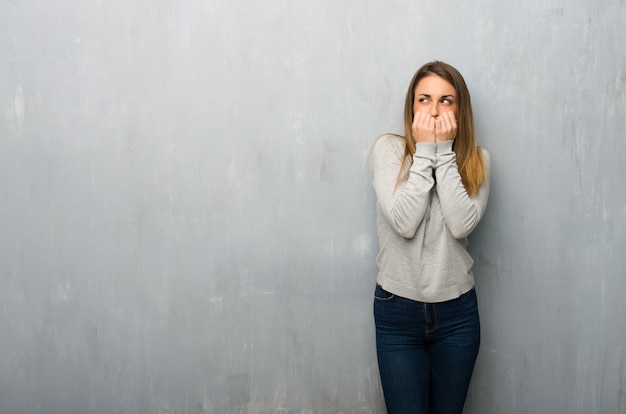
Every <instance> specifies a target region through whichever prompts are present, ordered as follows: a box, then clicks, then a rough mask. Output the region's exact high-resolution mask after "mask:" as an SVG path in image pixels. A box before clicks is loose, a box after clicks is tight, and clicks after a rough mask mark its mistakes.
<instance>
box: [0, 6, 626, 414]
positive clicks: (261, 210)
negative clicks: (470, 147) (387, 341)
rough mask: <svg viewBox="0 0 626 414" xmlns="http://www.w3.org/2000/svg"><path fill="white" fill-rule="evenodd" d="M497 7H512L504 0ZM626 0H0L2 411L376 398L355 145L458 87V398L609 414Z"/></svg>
mask: <svg viewBox="0 0 626 414" xmlns="http://www.w3.org/2000/svg"><path fill="white" fill-rule="evenodd" d="M507 3H508V4H507ZM625 29H626V3H625V2H624V1H623V0H605V1H603V2H601V3H599V2H596V1H593V0H585V1H583V0H553V1H546V2H538V1H531V0H519V1H515V2H502V1H497V0H488V1H485V2H478V1H460V0H459V1H456V2H447V3H446V4H443V2H435V1H424V0H420V1H416V0H410V1H409V0H406V1H380V0H347V1H335V0H319V1H315V2H313V1H303V0H291V1H288V0H270V1H265V2H254V1H244V0H186V1H183V0H152V1H148V0H132V1H127V0H108V1H102V0H49V1H34V0H19V1H18V0H0V197H1V200H2V201H1V203H0V228H1V229H2V231H1V232H0V282H1V285H0V286H1V287H0V327H1V329H2V336H1V339H0V412H2V413H16V414H20V413H28V414H32V413H45V414H56V413H59V414H73V413H80V414H83V413H107V414H108V413H220V414H221V413H303V414H305V413H306V414H312V413H379V412H381V411H383V408H382V397H381V392H380V386H379V382H378V372H377V368H376V362H375V353H374V338H373V320H372V316H371V304H372V298H371V295H372V292H373V288H374V279H375V273H376V268H375V265H374V258H375V254H376V249H377V244H376V235H375V228H374V198H373V192H372V190H371V186H370V184H369V179H368V177H367V174H366V171H365V161H366V158H367V153H368V150H369V145H370V143H371V142H372V141H373V139H374V138H375V137H376V136H377V135H379V134H381V133H384V132H402V115H401V113H402V105H403V99H404V93H405V88H406V86H407V85H408V82H409V80H410V77H411V76H412V74H413V72H414V71H415V69H417V67H418V66H420V65H421V64H422V63H424V62H425V61H428V60H432V59H435V58H436V59H440V60H444V61H447V62H449V63H451V64H453V65H455V66H457V67H458V68H459V69H460V70H461V72H462V73H463V74H464V75H465V77H466V80H467V82H468V85H469V87H470V90H471V91H472V94H473V95H472V97H473V103H474V109H475V114H476V120H477V126H478V132H479V136H480V141H481V143H482V145H484V146H486V147H488V148H489V149H490V151H491V153H492V156H493V160H494V165H493V184H492V197H491V201H490V205H489V207H488V211H487V216H486V217H485V219H484V221H483V223H482V224H481V225H480V226H479V228H478V229H477V231H476V232H475V234H474V235H473V236H472V238H471V239H470V243H471V250H472V252H473V253H474V256H475V258H476V265H475V274H476V279H477V289H478V294H479V303H480V309H481V317H482V322H483V345H482V349H481V353H480V356H479V360H478V365H477V369H476V372H475V376H474V380H473V383H472V387H471V391H470V396H469V398H468V404H467V410H466V412H467V413H505V414H511V413H513V414H514V413H533V414H534V413H603V414H606V413H626V327H625V326H624V315H626V300H624V297H625V296H626V283H624V277H625V276H626V274H625V273H626V261H625V260H626V259H625V258H624V257H625V256H624V254H625V251H626V241H625V240H624V223H625V222H626V185H625V184H624V178H623V168H622V166H623V164H624V159H625V157H626V151H625V144H624V142H625V141H626V130H625V126H626V121H625V120H624V114H625V112H626V54H625V53H624V51H623V50H624V46H623V44H624V40H625V38H624V37H625V34H624V30H625Z"/></svg>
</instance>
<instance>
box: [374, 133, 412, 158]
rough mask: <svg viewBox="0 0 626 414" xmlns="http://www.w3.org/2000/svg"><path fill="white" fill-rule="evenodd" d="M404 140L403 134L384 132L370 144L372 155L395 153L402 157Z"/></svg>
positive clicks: (404, 145)
mask: <svg viewBox="0 0 626 414" xmlns="http://www.w3.org/2000/svg"><path fill="white" fill-rule="evenodd" d="M405 147H406V141H405V139H404V137H403V136H400V135H395V134H384V135H381V136H379V137H378V138H376V140H375V141H374V143H373V144H372V153H373V154H374V155H377V154H379V155H382V154H387V155H396V156H398V157H404V149H405Z"/></svg>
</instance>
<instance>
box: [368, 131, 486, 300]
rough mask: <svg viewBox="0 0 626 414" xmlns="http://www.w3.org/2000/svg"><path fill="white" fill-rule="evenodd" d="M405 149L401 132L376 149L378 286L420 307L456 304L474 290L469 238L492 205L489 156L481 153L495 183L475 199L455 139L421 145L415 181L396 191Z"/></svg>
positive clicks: (412, 168) (410, 179) (483, 187)
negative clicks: (464, 180)
mask: <svg viewBox="0 0 626 414" xmlns="http://www.w3.org/2000/svg"><path fill="white" fill-rule="evenodd" d="M404 148H405V141H404V138H402V137H399V136H396V135H383V136H382V137H380V138H378V140H377V141H376V142H375V143H374V145H373V148H372V155H371V156H372V159H371V162H372V168H373V185H374V190H375V192H376V200H377V203H376V210H377V214H376V224H377V229H378V242H379V246H380V251H379V253H378V256H377V258H376V263H377V264H378V269H379V272H378V277H377V283H378V284H380V285H381V286H382V287H383V288H384V289H385V290H387V291H389V292H391V293H394V294H396V295H398V296H402V297H405V298H409V299H413V300H416V301H420V302H427V303H436V302H443V301H447V300H451V299H455V298H457V297H459V296H461V295H462V294H464V293H466V292H468V291H469V290H471V289H472V288H473V287H474V277H473V275H472V270H471V269H472V265H473V263H474V261H473V260H472V258H471V256H470V255H469V253H468V252H467V236H468V235H469V234H470V233H471V232H472V230H474V228H475V227H476V225H477V224H478V222H479V221H480V219H481V217H482V216H483V213H484V211H485V208H486V206H487V199H488V198H489V176H490V162H491V158H490V155H489V152H488V151H487V150H485V149H481V151H482V156H483V161H484V163H485V169H486V172H487V179H486V180H485V182H484V183H483V184H482V185H481V187H480V190H479V191H478V193H476V194H475V195H474V196H472V197H470V196H469V195H468V194H467V191H466V190H465V187H464V186H463V183H462V182H461V176H460V174H459V171H458V167H457V163H456V154H455V153H454V151H453V150H452V141H446V142H440V143H437V144H434V143H418V144H417V145H416V151H415V155H414V156H413V164H412V165H411V166H410V170H409V177H408V180H407V181H405V182H404V183H400V184H399V185H398V186H397V187H396V181H397V178H398V172H399V171H400V166H401V165H402V159H403V157H404ZM406 168H408V164H407V167H406ZM405 171H406V169H405ZM433 172H434V173H433Z"/></svg>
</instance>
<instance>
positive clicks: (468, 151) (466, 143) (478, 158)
mask: <svg viewBox="0 0 626 414" xmlns="http://www.w3.org/2000/svg"><path fill="white" fill-rule="evenodd" d="M433 75H434V76H439V77H440V78H442V79H444V80H446V81H447V82H449V83H450V85H452V86H453V87H454V89H455V90H456V94H457V103H458V107H457V114H456V118H457V120H456V122H457V132H456V138H455V139H454V143H453V144H452V149H453V150H454V152H455V153H456V162H457V165H458V167H459V174H461V180H462V182H463V186H464V187H465V190H466V191H467V194H469V195H470V196H473V195H474V194H476V193H477V192H478V189H479V188H480V186H481V184H482V183H483V181H484V180H485V165H484V163H483V158H482V154H481V152H480V148H479V147H478V146H477V143H476V133H475V130H474V116H473V114H472V103H471V100H470V94H469V90H468V89H467V85H466V84H465V80H464V79H463V76H461V74H460V73H459V71H458V70H456V69H455V68H454V67H453V66H451V65H448V64H447V63H444V62H439V61H434V62H430V63H426V64H425V65H423V66H422V67H421V68H419V69H418V70H417V72H416V73H415V75H414V76H413V79H412V80H411V83H410V84H409V89H408V91H407V93H406V100H405V102H404V139H405V141H406V146H405V149H404V159H403V160H402V165H401V166H400V171H399V172H398V181H397V183H396V185H397V184H399V183H401V182H403V181H406V180H407V179H408V177H409V171H408V168H406V169H405V167H406V163H407V162H408V163H409V166H410V165H411V164H412V163H413V155H414V154H415V139H414V138H413V128H412V125H413V103H414V101H415V88H416V87H417V84H418V83H419V81H421V80H422V79H423V78H425V77H426V76H433ZM403 171H404V174H403Z"/></svg>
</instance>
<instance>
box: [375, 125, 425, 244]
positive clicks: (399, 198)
mask: <svg viewBox="0 0 626 414" xmlns="http://www.w3.org/2000/svg"><path fill="white" fill-rule="evenodd" d="M394 139H395V138H394V137H391V136H383V137H381V138H379V139H378V140H377V142H376V143H375V144H374V148H373V173H374V182H373V185H374V191H375V192H376V200H377V202H378V205H379V208H380V210H381V211H382V214H383V216H384V218H385V219H386V220H387V222H389V224H390V225H391V227H392V228H393V229H394V231H396V232H397V233H398V234H399V235H401V236H402V237H405V238H408V239H410V238H412V237H413V236H414V235H415V232H416V231H417V228H418V227H419V225H420V223H421V222H422V220H423V219H424V216H425V214H426V211H427V210H428V207H429V205H430V199H431V190H432V188H433V186H434V185H435V180H434V177H433V169H434V167H435V161H436V158H435V144H431V143H418V144H417V145H416V152H415V155H414V156H413V164H412V165H411V167H410V170H409V177H408V180H407V181H406V182H404V183H400V184H398V186H397V188H396V182H397V179H398V174H399V172H400V167H401V165H402V159H403V157H404V145H397V142H394V141H393V140H394Z"/></svg>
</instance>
